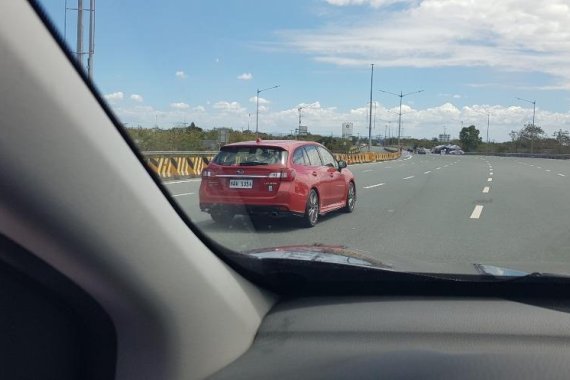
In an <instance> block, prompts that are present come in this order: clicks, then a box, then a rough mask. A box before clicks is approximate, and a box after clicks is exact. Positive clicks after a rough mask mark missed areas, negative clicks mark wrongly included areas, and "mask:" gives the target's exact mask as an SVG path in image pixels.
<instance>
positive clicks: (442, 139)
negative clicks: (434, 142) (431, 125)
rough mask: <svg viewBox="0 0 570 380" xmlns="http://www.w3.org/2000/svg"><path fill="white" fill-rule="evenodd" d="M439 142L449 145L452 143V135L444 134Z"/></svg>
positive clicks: (439, 138)
mask: <svg viewBox="0 0 570 380" xmlns="http://www.w3.org/2000/svg"><path fill="white" fill-rule="evenodd" d="M438 141H439V142H442V143H448V142H450V141H451V135H448V134H446V133H443V134H441V135H439V137H438Z"/></svg>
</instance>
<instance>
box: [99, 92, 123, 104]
mask: <svg viewBox="0 0 570 380" xmlns="http://www.w3.org/2000/svg"><path fill="white" fill-rule="evenodd" d="M124 97H125V94H123V92H122V91H117V92H113V93H111V94H107V95H104V98H105V99H107V100H108V101H110V102H115V101H119V100H123V98H124Z"/></svg>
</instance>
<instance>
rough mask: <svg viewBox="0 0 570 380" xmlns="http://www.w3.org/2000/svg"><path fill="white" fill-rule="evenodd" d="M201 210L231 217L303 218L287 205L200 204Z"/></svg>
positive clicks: (301, 214)
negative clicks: (222, 213)
mask: <svg viewBox="0 0 570 380" xmlns="http://www.w3.org/2000/svg"><path fill="white" fill-rule="evenodd" d="M200 210H201V211H203V212H207V213H212V212H224V213H228V214H231V215H251V216H270V217H274V218H278V217H289V216H303V213H298V212H294V211H291V210H290V209H289V207H287V206H286V205H272V206H265V205H245V204H243V205H237V204H227V203H200Z"/></svg>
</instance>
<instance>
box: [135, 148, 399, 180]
mask: <svg viewBox="0 0 570 380" xmlns="http://www.w3.org/2000/svg"><path fill="white" fill-rule="evenodd" d="M217 153H218V152H214V151H209V152H168V151H161V152H143V156H144V159H145V162H146V164H147V165H148V166H149V167H150V168H151V169H152V170H153V171H154V172H155V173H156V174H158V175H159V176H160V178H161V179H181V178H193V177H199V176H200V175H201V174H202V170H204V168H205V167H206V166H207V165H208V164H209V163H210V161H212V160H213V159H214V157H215V156H216V154H217ZM334 156H335V158H336V159H337V160H344V161H346V162H347V164H349V165H354V164H363V163H368V162H379V161H389V160H395V159H397V158H399V157H400V153H398V152H395V153H389V152H363V153H337V154H334Z"/></svg>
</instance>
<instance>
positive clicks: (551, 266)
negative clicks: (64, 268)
mask: <svg viewBox="0 0 570 380" xmlns="http://www.w3.org/2000/svg"><path fill="white" fill-rule="evenodd" d="M39 3H40V5H42V6H43V8H45V10H46V12H47V14H48V15H49V16H50V18H51V19H52V21H53V24H54V26H55V28H56V29H57V30H58V31H59V32H60V34H61V37H62V39H63V40H64V41H65V43H66V44H67V45H68V47H69V50H70V52H71V53H72V56H73V59H76V60H78V62H79V63H80V65H81V67H82V68H83V69H84V70H85V73H86V75H87V76H88V77H89V78H90V80H92V81H93V83H94V84H95V86H96V88H98V89H99V90H100V91H101V94H102V95H103V98H104V100H105V102H107V104H108V105H109V106H110V108H111V109H112V110H113V112H114V113H115V114H116V116H117V117H118V119H119V120H120V121H121V123H122V128H124V130H125V131H126V132H127V133H128V136H130V138H131V140H132V141H133V142H134V145H135V146H136V147H137V149H139V150H140V152H141V154H142V157H143V158H144V165H146V166H147V167H148V168H149V169H150V170H152V172H154V173H155V174H156V176H158V177H159V178H160V181H161V182H162V184H163V185H164V187H165V188H166V189H167V191H168V194H169V196H170V197H171V198H172V199H173V200H175V202H177V204H178V205H179V206H180V208H181V209H182V210H183V211H184V212H185V213H186V214H187V216H188V217H189V219H190V221H191V223H192V224H193V225H194V226H195V227H196V228H197V229H199V230H200V231H201V232H203V233H204V235H205V236H207V237H208V238H209V239H212V240H214V241H215V242H217V243H219V244H221V245H222V246H225V247H226V248H229V249H230V250H231V251H234V252H237V253H240V254H243V255H249V256H250V257H255V258H263V259H264V260H265V259H268V258H270V257H280V258H284V257H286V258H292V259H294V258H300V257H304V258H305V259H306V260H305V261H311V260H313V259H312V258H314V257H319V260H320V261H326V260H325V259H324V258H327V260H328V258H330V257H331V256H330V255H339V254H342V255H347V254H348V253H347V252H358V255H357V256H351V257H353V259H350V260H349V259H346V260H344V259H336V260H332V261H334V262H336V263H340V262H345V263H350V262H352V263H362V262H368V263H376V264H378V265H377V266H384V267H389V268H391V269H393V270H401V271H417V272H426V273H503V274H505V273H506V274H508V273H534V272H548V273H557V274H570V229H569V227H568V226H570V202H569V199H568V189H570V182H569V181H570V161H569V160H568V159H569V158H570V132H569V130H570V112H569V110H568V100H569V99H570V92H569V90H570V49H569V44H570V39H569V38H568V36H570V7H568V4H567V1H566V0H545V1H540V2H528V1H524V0H509V1H501V2H497V1H487V0H482V1H476V2H475V1H448V0H414V1H408V0H401V1H381V0H342V1H337V0H310V1H300V0H293V1H283V2H274V1H270V2H268V1H261V0H259V1H258V0H255V1H249V2H235V1H234V2H229V1H228V2H221V3H220V2H209V1H182V0H180V1H178V0H176V1H168V2H163V1H145V2H144V3H143V2H139V1H134V0H128V1H120V2H117V1H98V2H97V3H96V7H95V1H87V0H85V1H82V2H79V1H76V0H41V1H40V2H39ZM93 127H94V128H96V126H93ZM156 223H160V221H156ZM287 247H289V248H287ZM291 247H294V248H291ZM299 247H305V248H299ZM311 247H313V248H314V247H318V250H319V252H318V253H315V252H313V251H312V250H313V248H311ZM327 247H328V248H327ZM339 247H341V248H339ZM287 249H289V250H290V252H288V253H286V254H283V251H284V250H285V251H286V250H287ZM300 251H301V253H299V252H300ZM276 252H278V253H279V254H277V253H276ZM307 252H312V253H307ZM376 264H374V265H376ZM380 264H381V265H380ZM371 265H372V264H371ZM361 266H362V265H361ZM481 268H506V269H504V270H503V269H500V270H495V271H494V272H493V271H482V270H481Z"/></svg>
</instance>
